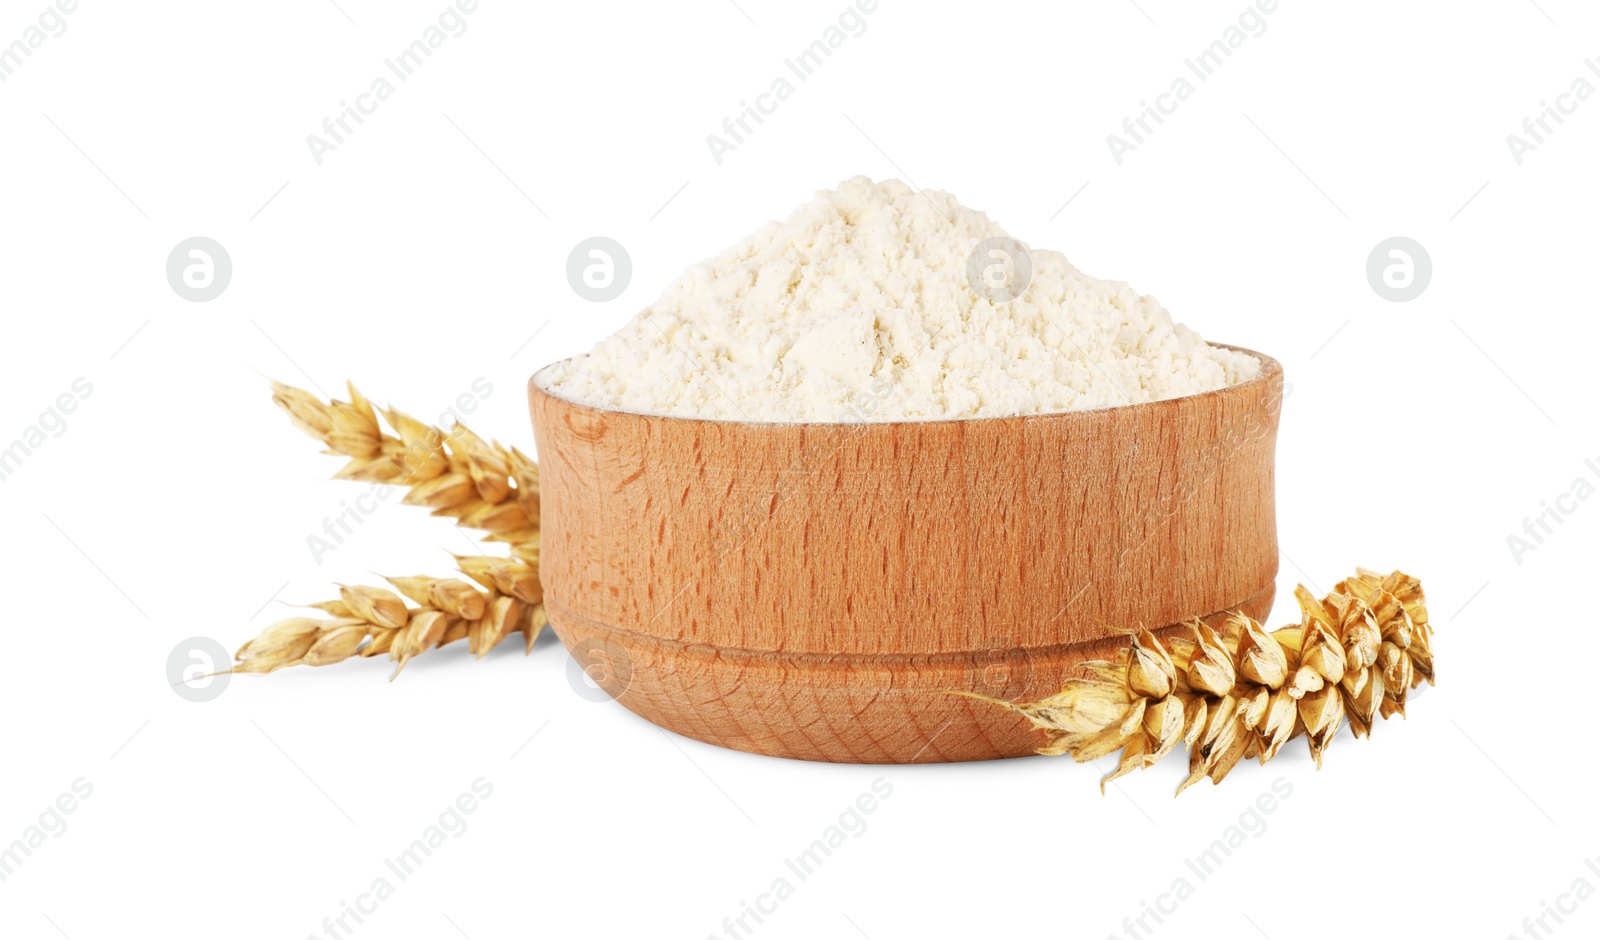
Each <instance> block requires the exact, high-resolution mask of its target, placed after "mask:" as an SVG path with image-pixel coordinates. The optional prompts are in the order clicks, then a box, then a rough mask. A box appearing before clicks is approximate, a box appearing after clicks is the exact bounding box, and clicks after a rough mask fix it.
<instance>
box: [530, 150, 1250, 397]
mask: <svg viewBox="0 0 1600 940" xmlns="http://www.w3.org/2000/svg"><path fill="white" fill-rule="evenodd" d="M1004 234H1005V233H1004V231H1003V230H1002V229H1001V228H1000V227H999V226H998V225H996V224H995V223H993V222H991V221H990V220H989V218H988V217H987V216H985V215H984V214H983V213H981V212H977V211H974V210H972V209H968V208H966V207H964V206H962V205H960V204H959V203H957V202H956V200H955V198H954V197H952V196H950V195H949V194H947V193H942V192H938V191H936V190H927V191H924V192H917V191H915V190H913V189H911V188H909V187H908V186H906V185H905V184H904V183H901V182H899V181H898V180H889V181H887V182H883V183H878V184H874V183H873V182H872V181H871V180H870V179H867V178H866V177H856V178H855V179H852V180H848V181H846V182H844V183H843V184H841V185H840V187H839V188H838V189H837V190H835V191H831V192H823V193H819V194H818V195H817V197H816V198H815V199H814V200H812V201H811V202H810V203H809V204H807V205H804V206H801V207H800V208H799V209H796V210H795V211H794V213H793V214H791V215H790V216H789V218H787V219H785V220H784V221H782V222H770V223H768V224H767V225H765V226H763V227H762V228H761V229H759V230H758V231H756V232H755V233H754V234H752V235H751V236H749V237H748V238H746V239H744V240H743V241H741V242H739V243H738V244H737V245H734V246H733V247H731V248H729V249H728V250H726V251H724V252H723V253H722V254H721V255H719V256H717V257H715V258H712V259H710V260H707V261H703V262H701V263H699V264H695V265H692V266H691V267H690V268H689V269H688V270H686V271H685V272H684V273H683V275H682V276H681V277H679V278H678V280H677V282H676V283H674V284H672V285H671V286H670V287H668V288H667V289H666V290H665V291H664V292H663V293H662V294H661V298H660V299H659V300H657V301H656V302H655V303H654V304H653V305H651V306H650V307H649V308H647V309H645V310H644V311H642V312H641V313H639V315H638V316H636V317H634V319H633V320H632V321H630V322H629V323H628V324H627V325H626V326H624V327H623V328H622V329H621V330H619V331H618V332H617V333H616V334H614V335H612V336H610V337H608V338H606V339H604V340H602V341H600V342H599V343H598V344H596V345H595V347H594V349H593V350H592V351H591V352H589V353H588V354H587V355H584V356H580V357H578V358H577V359H575V360H572V361H570V362H569V363H566V364H563V365H561V366H560V367H558V368H557V369H556V370H555V373H554V376H553V378H552V379H551V380H550V381H549V383H548V384H549V387H550V388H551V390H552V391H554V392H556V393H558V394H560V395H563V396H565V397H569V398H574V399H577V400H579V401H583V402H588V403H590V404H595V405H599V406H603V407H610V408H617V409H622V410H626V411H637V412H649V413H654V414H667V415H680V416H684V417H699V418H721V419H733V420H748V421H852V420H869V421H893V420H907V419H931V418H988V417H1005V416H1011V415H1026V414H1040V413H1049V412H1059V411H1073V410H1078V409H1084V408H1101V407H1107V406H1112V405H1126V404H1133V403H1136V402H1146V401H1156V400H1159V399H1163V398H1176V397H1179V396H1183V395H1192V394H1195V393H1198V392H1204V391H1210V390H1212V389H1217V388H1223V387H1225V386H1228V385H1234V384H1237V383H1239V382H1242V381H1245V380H1247V379H1250V378H1253V377H1255V376H1256V375H1257V374H1258V373H1259V371H1260V363H1259V362H1258V361H1257V360H1255V359H1254V358H1252V357H1249V356H1246V355H1244V354H1242V353H1235V352H1232V351H1229V350H1225V349H1218V348H1216V347H1213V346H1208V345H1206V343H1205V341H1203V340H1202V339H1201V338H1200V336H1199V334H1197V333H1195V332H1194V331H1192V330H1190V329H1188V328H1187V327H1184V326H1182V325H1181V324H1175V323H1173V322H1172V317H1171V316H1170V315H1169V314H1168V313H1167V311H1166V309H1165V308H1163V307H1162V306H1161V305H1160V304H1159V303H1157V302H1156V301H1155V299H1154V298H1152V297H1146V296H1143V295H1141V294H1139V293H1138V292H1136V291H1134V290H1133V289H1132V288H1130V287H1129V286H1128V285H1126V284H1123V283H1121V282H1119V281H1101V280H1096V279H1095V278H1092V277H1089V276H1088V275H1085V274H1083V273H1082V272H1080V271H1079V270H1078V269H1077V268H1074V267H1073V266H1072V265H1071V264H1069V263H1068V262H1067V259H1066V258H1065V257H1064V256H1063V255H1061V254H1058V253H1056V252H1053V251H1038V250H1035V251H1032V252H1031V259H1032V265H1033V279H1032V281H1031V283H1030V284H1029V285H1028V288H1027V290H1026V291H1025V292H1023V293H1022V295H1021V296H1019V297H1016V298H1015V299H1012V300H1010V301H1009V302H991V301H989V300H986V299H984V298H982V297H980V296H979V295H978V293H977V292H976V291H975V290H974V289H973V287H972V286H971V284H969V281H968V275H967V272H968V268H967V262H968V256H969V255H970V254H971V253H972V252H973V249H974V248H975V247H976V246H977V244H978V243H979V242H980V241H983V240H984V239H988V238H994V237H998V236H1003V235H1004ZM1005 270H1008V271H1009V270H1010V267H1009V266H1007V267H1006V268H1005Z"/></svg>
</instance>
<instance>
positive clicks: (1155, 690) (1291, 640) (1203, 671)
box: [970, 569, 1434, 793]
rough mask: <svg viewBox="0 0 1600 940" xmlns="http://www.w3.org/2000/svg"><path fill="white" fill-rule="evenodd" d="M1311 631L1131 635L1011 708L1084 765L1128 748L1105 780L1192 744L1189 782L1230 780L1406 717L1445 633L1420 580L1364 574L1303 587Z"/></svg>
mask: <svg viewBox="0 0 1600 940" xmlns="http://www.w3.org/2000/svg"><path fill="white" fill-rule="evenodd" d="M1295 599H1296V601H1297V602H1298V603H1299V605H1300V613H1301V620H1300V623H1298V624H1293V625H1291V626H1287V627H1283V628H1282V629H1279V630H1276V631H1273V632H1270V633H1269V632H1267V631H1266V630H1265V629H1264V628H1263V627H1262V626H1261V624H1259V623H1257V622H1256V621H1254V620H1252V619H1250V618H1249V617H1246V616H1244V615H1243V614H1242V613H1235V614H1233V615H1232V616H1230V617H1229V618H1228V620H1227V622H1226V623H1225V624H1224V625H1223V627H1222V629H1221V630H1217V629H1214V628H1212V627H1210V626H1208V625H1206V624H1205V623H1202V622H1200V621H1198V620H1197V621H1195V622H1194V623H1192V624H1190V631H1191V633H1192V634H1193V637H1192V639H1191V638H1179V639H1174V640H1173V641H1172V642H1171V644H1170V646H1171V648H1170V649H1169V648H1168V645H1166V644H1163V643H1162V642H1161V640H1160V638H1158V637H1157V636H1155V634H1153V633H1150V632H1149V631H1148V630H1136V631H1133V632H1131V633H1130V635H1129V638H1128V645H1127V646H1125V647H1123V648H1122V649H1121V650H1120V651H1119V652H1118V654H1117V656H1116V657H1115V659H1113V660H1111V661H1109V662H1095V663H1086V664H1085V667H1086V671H1087V672H1088V673H1089V675H1088V676H1087V677H1085V678H1081V679H1069V680H1068V681H1067V683H1066V685H1065V686H1064V687H1063V688H1062V690H1061V692H1059V693H1058V694H1056V695H1054V696H1051V697H1050V698H1047V699H1044V700H1043V701H1039V702H1022V703H1015V702H1001V701H997V700H994V699H986V698H985V697H984V696H978V695H974V696H970V697H972V698H978V699H981V700H986V701H990V702H993V704H995V705H998V706H1001V707H1003V708H1006V709H1008V710H1010V711H1014V712H1017V713H1019V714H1021V715H1024V716H1026V717H1027V718H1028V720H1029V721H1031V722H1033V725H1034V727H1036V728H1040V729H1042V730H1043V731H1044V732H1045V734H1046V738H1047V740H1046V744H1045V746H1044V747H1041V748H1040V749H1039V752H1040V753H1041V754H1069V755H1071V756H1072V757H1073V758H1075V759H1076V760H1078V761H1088V760H1095V759H1098V758H1100V757H1105V756H1107V755H1109V754H1113V753H1116V752H1117V751H1119V750H1120V751H1121V757H1120V758H1119V759H1118V763H1117V769H1116V770H1115V771H1113V772H1112V773H1110V774H1108V775H1107V776H1106V777H1105V779H1103V780H1102V781H1101V782H1100V789H1101V791H1102V792H1104V790H1105V785H1106V783H1108V782H1110V781H1112V780H1115V779H1117V778H1118V777H1121V776H1123V775H1124V774H1128V773H1132V772H1133V771H1135V770H1139V769H1142V768H1145V767H1149V766H1151V765H1152V764H1155V763H1156V762H1158V761H1160V760H1161V759H1162V758H1163V757H1165V756H1166V755H1168V754H1170V753H1171V752H1172V751H1174V750H1176V749H1177V747H1178V745H1179V744H1180V743H1181V744H1183V745H1185V746H1186V747H1188V749H1189V776H1188V778H1187V779H1185V780H1184V782H1183V783H1182V784H1181V785H1180V786H1179V787H1178V792H1179V793H1182V792H1183V791H1184V790H1185V789H1187V788H1188V787H1190V786H1192V785H1193V784H1195V783H1198V782H1199V781H1201V780H1204V779H1206V778H1207V777H1209V778H1211V781H1212V782H1213V783H1221V782H1222V780H1223V778H1224V777H1226V776H1227V775H1228V773H1229V772H1230V771H1232V770H1233V768H1234V767H1235V766H1237V765H1238V763H1239V762H1240V761H1241V760H1244V759H1246V758H1250V757H1254V758H1257V759H1258V760H1260V761H1261V762H1262V763H1265V762H1266V761H1268V760H1271V759H1272V758H1273V757H1275V756H1276V755H1277V754H1278V752H1279V750H1281V749H1282V747H1283V745H1285V744H1287V743H1288V742H1289V741H1291V740H1293V739H1295V738H1297V737H1301V736H1304V737H1305V738H1306V742H1307V744H1308V745H1309V747H1310V750H1311V755H1312V757H1313V758H1315V759H1316V761H1317V765H1318V766H1319V767H1320V766H1321V764H1322V754H1323V752H1324V751H1325V750H1327V748H1328V745H1329V744H1330V743H1331V742H1332V741H1333V737H1334V735H1335V734H1337V733H1338V731H1339V727H1340V725H1341V724H1342V723H1343V722H1344V721H1345V720H1346V719H1349V721H1350V726H1351V730H1352V731H1353V732H1354V733H1355V734H1356V735H1357V736H1358V737H1364V736H1366V735H1368V734H1370V732H1371V729H1372V725H1373V722H1374V721H1375V719H1376V718H1377V717H1378V716H1379V715H1381V716H1382V717H1384V718H1388V717H1389V716H1390V715H1393V714H1399V715H1402V716H1403V715H1404V714H1405V703H1406V693H1407V692H1408V691H1409V690H1410V689H1413V688H1416V687H1417V686H1418V685H1420V684H1422V683H1423V682H1427V683H1428V684H1430V685H1431V684H1433V677H1434V672H1433V649H1432V636H1433V634H1432V631H1431V630H1430V629H1429V627H1428V613H1427V607H1426V600H1425V598H1424V595H1423V592H1422V584H1421V582H1420V581H1418V580H1417V579H1416V578H1413V577H1411V576H1410V575H1407V574H1404V573H1402V572H1399V571H1395V572H1393V573H1391V574H1389V575H1378V574H1376V573H1375V572H1372V571H1368V570H1366V569H1357V573H1356V575H1355V577H1352V578H1347V579H1345V580H1344V581H1341V582H1339V584H1337V585H1336V586H1335V587H1334V590H1333V591H1332V592H1331V593H1329V594H1328V595H1327V596H1326V597H1323V598H1320V599H1319V598H1317V597H1315V596H1313V595H1312V594H1311V592H1309V591H1307V590H1306V589H1305V587H1303V586H1302V587H1299V588H1297V589H1296V590H1295Z"/></svg>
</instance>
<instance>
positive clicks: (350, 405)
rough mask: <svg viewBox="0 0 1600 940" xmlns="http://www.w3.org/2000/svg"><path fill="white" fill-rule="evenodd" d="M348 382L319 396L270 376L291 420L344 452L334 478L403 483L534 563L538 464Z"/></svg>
mask: <svg viewBox="0 0 1600 940" xmlns="http://www.w3.org/2000/svg"><path fill="white" fill-rule="evenodd" d="M348 387H349V394H350V400H349V401H347V402H346V401H339V400H338V399H333V400H331V401H327V402H324V401H323V400H322V399H321V398H318V397H317V396H316V395H313V394H311V393H310V392H307V391H305V390H304V389H298V388H295V387H293V386H290V385H285V384H283V383H282V382H273V383H272V401H273V404H276V405H277V406H278V407H279V408H282V409H283V410H284V411H285V412H286V413H287V414H288V415H289V421H290V423H292V424H293V425H294V426H295V427H297V428H299V429H300V430H301V431H304V432H305V433H306V434H308V435H310V436H311V437H313V438H315V439H316V440H318V441H320V442H321V443H322V444H323V446H324V447H325V448H326V450H325V453H328V454H332V455H334V456H339V457H345V458H347V459H346V462H345V465H344V467H342V468H341V469H340V470H339V472H338V473H337V474H335V475H334V477H335V479H340V480H362V481H366V482H370V483H388V484H392V485H394V486H400V487H404V488H405V489H406V495H405V497H404V499H403V500H402V501H403V502H404V503H406V504H407V505H410V506H422V507H425V508H427V509H430V510H432V511H433V514H434V515H436V516H446V517H449V518H452V519H455V520H456V524H457V525H460V526H462V527H464V528H468V529H476V530H478V531H480V532H484V533H487V535H486V539H487V541H491V542H504V543H506V544H507V545H509V546H511V554H512V556H513V557H516V558H521V559H523V560H525V561H527V562H529V563H530V564H533V565H535V566H537V565H538V559H539V468H538V465H536V464H535V463H534V462H533V461H532V460H529V459H528V457H527V456H526V455H524V454H523V453H522V452H521V451H519V450H517V449H516V448H514V447H506V446H504V445H502V444H499V443H496V442H493V441H486V440H484V439H483V438H481V437H479V436H478V435H476V434H474V433H473V432H472V431H471V430H469V429H468V428H467V427H466V426H465V425H460V424H457V425H455V426H453V427H451V428H449V429H448V430H446V429H444V428H439V427H435V426H433V425H429V424H424V423H423V422H421V421H418V420H416V419H415V418H412V417H411V416H409V415H407V414H406V413H405V412H402V411H400V410H398V409H395V408H385V409H381V410H380V409H377V408H374V407H373V405H372V403H371V402H370V401H368V400H367V398H366V396H364V395H362V394H361V392H360V391H358V390H357V389H356V387H355V386H354V385H350V386H348ZM380 415H381V416H382V418H383V421H382V422H380V421H379V416H380ZM384 423H387V425H388V426H389V428H390V429H392V431H393V433H389V432H388V431H385V430H384V427H383V425H384Z"/></svg>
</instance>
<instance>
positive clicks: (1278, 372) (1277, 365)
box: [528, 342, 1287, 429]
mask: <svg viewBox="0 0 1600 940" xmlns="http://www.w3.org/2000/svg"><path fill="white" fill-rule="evenodd" d="M1206 345H1207V346H1214V347H1216V348H1218V349H1227V350H1230V351H1232V352H1239V353H1244V354H1245V355H1247V356H1251V357H1254V358H1255V359H1256V360H1257V361H1259V362H1260V363H1261V373H1260V374H1259V375H1257V376H1256V377H1255V378H1253V379H1247V380H1246V381H1243V382H1240V383H1239V384H1237V385H1225V386H1223V387H1222V388H1214V389H1211V390H1209V391H1204V392H1195V393H1194V394H1192V395H1179V396H1177V397H1175V398H1161V399H1157V400H1156V401H1142V402H1135V403H1134V404H1131V405H1107V406H1105V407H1103V408H1081V409H1076V410H1073V411H1049V412H1040V413H1037V414H1025V415H999V416H991V417H983V418H897V419H895V420H892V421H874V420H871V419H866V420H861V421H752V420H749V419H747V418H693V417H687V416H685V415H671V414H662V413H660V412H653V411H632V410H628V409H625V408H609V407H607V406H605V405H597V404H595V403H594V402H588V401H582V400H580V399H577V398H569V397H568V396H566V395H560V394H557V393H556V392H554V391H552V390H551V389H550V388H549V387H548V386H547V385H545V384H544V382H542V381H541V380H540V377H541V376H544V375H546V374H547V373H549V372H550V370H552V369H554V368H556V367H557V366H560V365H562V364H564V363H568V362H571V361H572V360H574V359H576V358H578V357H577V356H568V357H567V358H565V359H558V360H556V361H555V362H552V363H549V364H548V365H545V366H542V367H540V368H539V369H537V370H535V371H534V373H533V375H532V376H530V377H529V378H528V389H529V391H530V393H531V392H537V393H538V394H540V395H544V396H545V397H547V398H549V399H551V400H553V401H558V402H561V403H563V404H565V405H568V406H570V407H573V408H581V409H583V410H585V411H589V412H593V413H595V414H602V415H625V416H628V417H634V418H648V419H650V420H653V421H672V422H682V423H684V424H716V425H729V426H732V427H759V428H785V429H787V428H796V429H823V428H827V429H837V428H860V429H867V428H879V427H882V428H895V427H906V426H915V427H918V428H928V427H931V426H937V425H962V426H967V425H976V424H983V423H985V422H996V421H1038V420H1057V421H1059V420H1063V419H1066V420H1074V419H1078V420H1089V419H1090V418H1091V417H1092V416H1101V415H1105V414H1106V413H1108V412H1118V413H1131V412H1134V411H1136V410H1137V409H1141V408H1144V409H1149V408H1156V407H1162V406H1167V407H1170V406H1173V405H1176V404H1178V403H1180V402H1188V401H1199V400H1203V399H1205V398H1207V397H1210V396H1223V395H1228V396H1237V395H1243V394H1247V393H1248V392H1249V391H1250V390H1252V389H1254V388H1255V387H1256V386H1258V385H1266V384H1269V383H1271V382H1273V381H1275V380H1278V379H1281V378H1282V377H1283V363H1281V362H1279V361H1278V360H1276V359H1274V358H1273V357H1271V356H1269V355H1267V354H1266V353H1263V352H1258V351H1256V350H1254V349H1250V348H1248V347H1245V346H1235V345H1232V344H1230V343H1211V342H1208V343H1206ZM1279 397H1280V399H1281V398H1284V397H1287V395H1280V396H1279ZM1280 407H1281V402H1280Z"/></svg>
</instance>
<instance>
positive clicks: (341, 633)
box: [231, 575, 550, 679]
mask: <svg viewBox="0 0 1600 940" xmlns="http://www.w3.org/2000/svg"><path fill="white" fill-rule="evenodd" d="M386 580H388V582H389V583H390V584H392V585H394V586H395V588H396V589H398V590H399V591H400V594H396V593H395V592H394V591H390V590H388V589H387V588H377V587H365V586H354V587H350V586H344V585H341V586H340V588H339V599H338V600H336V601H322V602H320V603H316V604H310V605H307V606H309V607H311V608H313V609H316V610H320V611H322V612H323V613H325V614H327V615H328V616H329V619H323V618H317V617H291V618H289V619H287V620H280V621H278V622H277V623H274V624H272V625H271V626H269V627H267V628H266V629H265V630H264V631H262V633H261V635H260V636H257V637H256V638H255V639H253V640H251V641H250V642H248V643H246V644H245V645H244V646H242V647H240V648H239V651H238V653H236V654H235V658H236V659H237V660H238V662H237V663H236V664H235V665H234V667H233V669H232V670H231V671H232V672H241V673H244V672H253V673H269V672H273V671H275V670H278V669H282V668H284V667H285V666H328V665H332V664H333V663H337V662H343V661H344V660H346V659H349V658H351V657H352V656H362V657H370V656H381V655H383V654H385V653H387V654H388V656H389V659H390V660H392V661H393V662H394V663H395V670H394V675H393V676H390V678H391V679H393V678H394V676H398V675H399V674H400V671H401V670H402V669H404V668H405V665H406V663H407V662H409V661H410V660H411V658H412V657H414V656H417V655H419V654H421V653H423V652H426V651H427V650H430V649H435V648H437V647H441V646H448V645H449V644H451V643H454V642H456V641H457V640H462V639H465V640H466V641H467V648H468V649H469V650H470V651H471V652H472V653H474V654H476V655H477V656H478V657H480V658H481V657H482V656H483V655H484V654H485V653H487V652H489V651H490V650H491V649H494V648H495V647H496V646H498V645H499V644H500V642H501V641H502V640H504V639H506V638H507V637H509V636H511V635H512V634H514V633H521V634H523V635H524V637H525V638H526V646H525V649H532V648H533V641H534V640H535V639H537V638H538V636H539V632H540V631H541V630H543V629H544V627H545V626H546V625H547V624H548V623H549V622H550V619H549V618H548V617H547V616H546V615H545V612H544V607H543V606H542V605H540V604H539V603H537V602H529V601H526V600H523V599H521V598H518V597H514V596H510V595H506V594H501V593H499V592H497V591H495V590H493V589H491V590H488V591H479V590H478V589H476V588H474V587H473V586H472V585H470V584H468V583H467V582H465V581H461V580H459V579H456V578H430V577H426V576H423V575H415V576H412V577H407V578H388V579H386ZM401 594H403V595H405V597H404V598H402V597H401ZM407 599H409V600H411V601H412V602H413V603H415V604H416V605H417V606H415V607H411V606H408V605H407V604H406V600H407Z"/></svg>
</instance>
